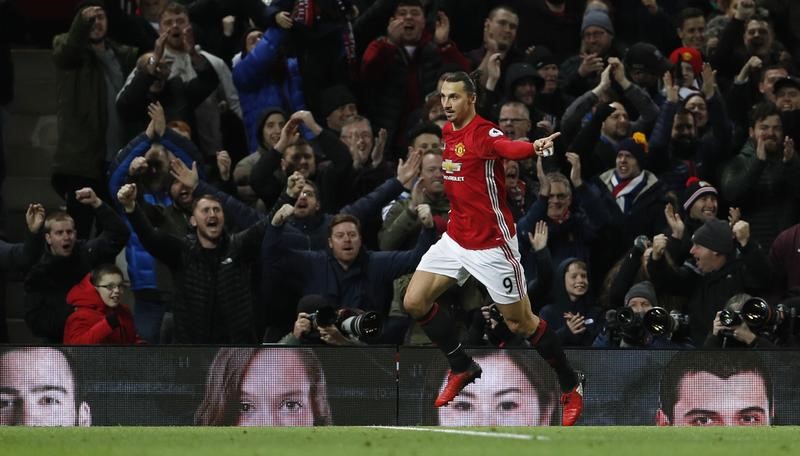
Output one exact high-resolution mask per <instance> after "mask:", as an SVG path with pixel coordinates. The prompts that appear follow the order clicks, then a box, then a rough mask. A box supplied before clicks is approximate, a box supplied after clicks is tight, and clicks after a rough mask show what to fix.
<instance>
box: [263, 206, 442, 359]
mask: <svg viewBox="0 0 800 456" xmlns="http://www.w3.org/2000/svg"><path fill="white" fill-rule="evenodd" d="M294 212H295V207H294V206H292V205H289V204H285V205H283V206H282V207H281V208H280V209H278V210H277V211H276V212H275V215H274V216H273V218H272V223H271V224H270V225H269V227H268V228H267V232H266V234H265V236H264V243H263V244H262V261H263V265H264V268H263V270H264V274H265V277H267V275H270V274H279V277H285V278H288V283H286V284H285V286H288V287H293V288H296V289H297V290H298V291H300V292H301V293H302V295H303V296H308V295H320V296H323V297H324V299H325V303H326V304H327V305H329V306H330V307H332V308H333V309H337V310H338V309H342V308H347V309H358V310H362V311H374V312H377V313H378V314H379V315H380V316H381V317H385V316H386V314H387V312H388V309H389V304H390V302H391V294H392V290H393V288H392V282H393V281H394V279H396V278H398V277H400V276H401V275H403V274H407V273H409V272H411V271H412V270H413V269H414V267H416V265H417V263H418V262H419V260H420V258H422V255H423V254H424V253H425V252H426V251H427V250H428V248H430V246H431V245H432V244H433V243H434V241H435V240H436V230H435V227H434V223H433V218H432V217H431V216H430V213H427V214H426V216H424V217H421V221H422V225H423V228H422V230H421V235H420V237H419V240H418V241H417V244H416V246H415V248H413V249H410V250H402V251H381V252H373V251H368V250H366V249H363V248H362V237H361V222H360V221H359V219H358V218H357V217H355V216H353V215H350V214H338V215H336V216H334V217H333V219H332V220H331V222H330V224H329V225H328V248H327V249H325V250H310V251H309V250H296V249H289V248H287V247H286V245H285V243H284V242H283V241H282V236H281V234H282V233H283V231H284V229H285V228H284V226H285V223H286V222H287V220H288V219H289V217H291V216H292V214H294ZM267 278H268V277H267ZM306 313H308V312H306ZM365 318H366V314H365ZM335 320H336V321H338V317H337V318H336V319H335ZM406 322H407V319H405V318H396V319H390V320H389V321H388V322H387V325H386V326H387V328H386V330H385V331H383V334H382V335H381V338H380V341H381V342H388V343H395V342H401V341H402V334H404V333H405V330H406V327H405V326H406V325H405V323H406ZM295 326H296V325H295ZM320 326H326V325H320ZM301 329H302V328H301ZM339 329H341V327H340V328H339Z"/></svg>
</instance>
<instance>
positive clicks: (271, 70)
mask: <svg viewBox="0 0 800 456" xmlns="http://www.w3.org/2000/svg"><path fill="white" fill-rule="evenodd" d="M284 35H285V31H284V30H283V29H282V28H280V27H270V28H268V29H267V31H266V33H264V36H263V37H262V38H261V40H260V41H259V42H258V43H257V44H256V47H254V48H253V50H252V51H251V52H249V53H248V54H247V55H245V56H244V57H243V58H242V59H241V60H240V61H239V62H238V63H237V64H236V66H234V67H233V84H234V85H235V86H236V90H237V91H238V92H239V103H240V104H241V106H242V112H243V114H244V125H245V127H246V128H247V138H248V141H249V144H250V150H251V151H255V150H256V149H258V144H259V141H258V137H259V135H260V132H259V131H258V120H259V118H260V117H261V114H262V112H263V111H264V109H265V108H268V107H279V108H282V109H283V110H284V111H286V112H287V113H290V114H291V113H293V112H295V111H298V110H301V109H305V99H304V98H303V91H302V78H301V77H300V67H299V64H298V62H297V59H296V58H294V57H290V58H286V57H284V55H283V53H282V52H281V50H280V48H281V43H282V42H283V40H284ZM278 59H285V61H286V71H287V75H286V77H284V78H281V79H278V78H276V77H275V74H276V72H275V64H276V62H277V61H278Z"/></svg>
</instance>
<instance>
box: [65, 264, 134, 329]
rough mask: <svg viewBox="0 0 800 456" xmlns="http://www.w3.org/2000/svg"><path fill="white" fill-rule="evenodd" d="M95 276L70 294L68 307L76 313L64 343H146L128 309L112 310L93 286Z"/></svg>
mask: <svg viewBox="0 0 800 456" xmlns="http://www.w3.org/2000/svg"><path fill="white" fill-rule="evenodd" d="M90 279H91V273H89V274H86V276H85V277H84V278H83V280H81V281H80V282H79V283H78V284H77V285H75V286H74V287H72V289H71V290H69V293H67V304H69V305H70V306H73V307H74V308H75V311H74V312H72V314H70V316H69V318H67V323H66V325H64V343H65V344H67V345H96V344H120V345H131V344H137V343H142V342H143V340H142V339H141V338H139V336H138V335H137V334H136V327H134V325H133V314H132V313H131V310H130V309H129V308H128V306H126V305H124V304H120V305H119V306H117V307H109V306H107V305H106V304H105V303H104V302H103V299H102V298H101V297H100V293H99V292H98V291H97V289H96V288H95V287H94V285H92V282H91V280H90Z"/></svg>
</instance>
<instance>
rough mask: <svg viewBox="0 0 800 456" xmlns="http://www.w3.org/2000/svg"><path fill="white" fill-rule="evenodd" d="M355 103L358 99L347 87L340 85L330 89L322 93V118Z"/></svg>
mask: <svg viewBox="0 0 800 456" xmlns="http://www.w3.org/2000/svg"><path fill="white" fill-rule="evenodd" d="M355 102H356V97H355V95H353V92H351V91H350V89H348V88H347V86H345V85H343V84H339V85H335V86H332V87H328V88H327V89H325V90H323V91H322V103H321V105H322V106H321V108H322V116H323V117H328V116H329V115H330V113H332V112H333V111H336V110H337V109H339V108H340V107H342V106H344V105H346V104H350V103H355Z"/></svg>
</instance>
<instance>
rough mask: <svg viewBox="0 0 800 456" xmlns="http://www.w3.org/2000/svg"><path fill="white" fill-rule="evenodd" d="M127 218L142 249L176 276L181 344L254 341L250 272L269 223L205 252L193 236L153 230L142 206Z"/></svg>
mask: <svg viewBox="0 0 800 456" xmlns="http://www.w3.org/2000/svg"><path fill="white" fill-rule="evenodd" d="M129 218H130V222H131V225H132V226H133V229H134V230H135V231H136V234H137V235H138V236H139V239H140V240H141V241H142V245H144V247H145V248H146V249H147V250H148V251H149V252H150V253H151V254H152V255H153V256H154V257H156V258H157V259H159V260H161V261H163V262H164V263H165V264H166V265H167V266H169V268H170V270H171V271H172V275H173V278H174V281H175V285H176V290H177V293H176V294H177V296H176V298H175V302H174V304H173V311H174V313H175V332H176V341H177V342H178V343H192V344H198V343H205V344H208V343H215V344H220V343H222V344H248V343H254V342H255V341H256V338H255V332H254V327H253V324H254V319H253V296H252V291H251V284H250V267H251V266H252V264H253V262H254V261H255V260H257V259H258V254H259V251H260V249H259V246H260V244H261V239H262V237H263V236H264V227H265V224H266V223H268V221H267V220H263V221H262V222H260V223H259V224H257V225H254V226H252V227H250V228H248V229H247V230H244V231H242V232H239V233H236V234H233V235H228V234H227V233H223V237H222V240H221V242H220V243H219V245H218V246H217V247H216V248H214V249H206V248H203V247H202V246H201V245H200V243H199V241H198V240H197V238H196V237H195V236H194V235H189V236H186V237H184V238H179V237H175V236H171V235H168V234H165V233H162V232H159V231H157V230H155V229H153V227H152V226H151V225H150V222H149V221H148V220H147V218H146V217H145V215H144V213H143V212H142V211H141V209H139V208H138V207H137V208H136V210H135V211H133V212H132V213H131V214H129Z"/></svg>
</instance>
